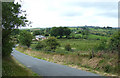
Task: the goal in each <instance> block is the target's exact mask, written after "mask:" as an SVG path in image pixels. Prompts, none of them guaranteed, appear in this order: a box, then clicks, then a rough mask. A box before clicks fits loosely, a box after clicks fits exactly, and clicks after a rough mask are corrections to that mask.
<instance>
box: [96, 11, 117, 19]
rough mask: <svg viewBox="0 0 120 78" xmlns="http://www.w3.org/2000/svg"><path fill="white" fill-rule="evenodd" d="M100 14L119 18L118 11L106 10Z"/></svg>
mask: <svg viewBox="0 0 120 78" xmlns="http://www.w3.org/2000/svg"><path fill="white" fill-rule="evenodd" d="M98 15H99V16H104V17H109V18H118V12H105V13H100V14H98Z"/></svg>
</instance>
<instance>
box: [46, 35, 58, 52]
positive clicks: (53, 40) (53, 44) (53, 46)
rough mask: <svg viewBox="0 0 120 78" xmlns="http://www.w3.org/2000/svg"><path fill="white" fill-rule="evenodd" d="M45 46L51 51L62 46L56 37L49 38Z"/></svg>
mask: <svg viewBox="0 0 120 78" xmlns="http://www.w3.org/2000/svg"><path fill="white" fill-rule="evenodd" d="M45 44H46V46H47V47H49V49H50V50H55V49H56V48H57V46H59V45H60V44H59V43H58V42H57V39H56V38H55V37H49V38H48V39H46V40H45Z"/></svg>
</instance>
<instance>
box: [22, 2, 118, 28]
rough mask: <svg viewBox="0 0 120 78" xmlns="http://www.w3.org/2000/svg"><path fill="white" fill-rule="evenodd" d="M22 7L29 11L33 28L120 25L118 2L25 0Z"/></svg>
mask: <svg viewBox="0 0 120 78" xmlns="http://www.w3.org/2000/svg"><path fill="white" fill-rule="evenodd" d="M100 1H101V0H100ZM22 5H23V6H22V9H24V10H26V11H27V18H28V20H30V21H32V22H33V23H32V26H33V27H52V26H66V25H67V26H80V25H97V26H105V25H107V26H108V25H111V26H117V24H118V23H117V21H116V20H117V18H116V17H117V2H102V1H101V2H94V1H93V2H90V1H89V2H87V1H86V2H84V1H81V0H34V1H33V0H23V3H22ZM104 19H105V20H104ZM113 21H114V22H113Z"/></svg>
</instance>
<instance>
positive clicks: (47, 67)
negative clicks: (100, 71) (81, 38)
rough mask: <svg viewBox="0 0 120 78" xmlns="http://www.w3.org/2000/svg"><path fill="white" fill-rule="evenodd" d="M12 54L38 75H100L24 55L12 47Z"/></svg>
mask: <svg viewBox="0 0 120 78" xmlns="http://www.w3.org/2000/svg"><path fill="white" fill-rule="evenodd" d="M12 55H13V56H14V57H15V58H16V60H18V61H19V62H21V63H22V64H24V65H25V66H27V67H28V68H30V69H31V70H32V71H34V72H35V73H37V74H39V75H40V76H76V77H77V76H97V78H98V76H100V75H97V74H93V73H90V72H86V71H83V70H79V69H75V68H71V67H68V66H64V65H59V64H56V63H52V62H48V61H45V60H41V59H37V58H34V57H32V56H28V55H25V54H23V53H21V52H19V51H17V50H15V49H14V48H13V52H12ZM73 78H75V77H73ZM83 78H84V77H83ZM88 78H89V77H88ZM92 78H93V77H92ZM102 78H103V77H102Z"/></svg>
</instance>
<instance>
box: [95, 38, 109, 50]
mask: <svg viewBox="0 0 120 78" xmlns="http://www.w3.org/2000/svg"><path fill="white" fill-rule="evenodd" d="M107 46H108V45H107V40H105V39H103V40H101V42H100V43H99V44H98V45H96V46H95V50H101V51H102V50H107V49H108V48H107Z"/></svg>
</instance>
